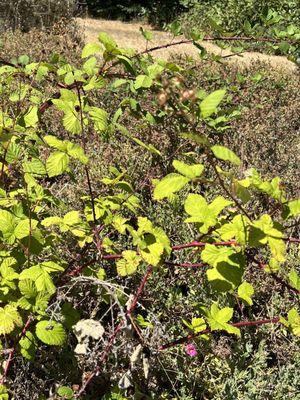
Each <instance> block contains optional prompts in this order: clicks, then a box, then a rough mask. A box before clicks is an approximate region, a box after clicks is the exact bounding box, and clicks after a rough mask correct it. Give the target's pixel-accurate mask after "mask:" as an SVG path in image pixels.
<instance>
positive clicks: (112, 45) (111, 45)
mask: <svg viewBox="0 0 300 400" xmlns="http://www.w3.org/2000/svg"><path fill="white" fill-rule="evenodd" d="M98 40H99V42H101V43H102V44H103V45H104V47H105V49H106V50H107V51H108V52H111V51H112V50H114V49H116V48H117V47H118V46H117V43H116V42H115V41H114V39H113V38H112V37H111V36H109V35H108V34H107V33H106V32H100V33H99V35H98Z"/></svg>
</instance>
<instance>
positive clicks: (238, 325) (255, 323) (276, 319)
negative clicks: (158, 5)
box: [159, 317, 279, 351]
mask: <svg viewBox="0 0 300 400" xmlns="http://www.w3.org/2000/svg"><path fill="white" fill-rule="evenodd" d="M278 322H279V317H274V318H272V319H259V320H256V321H241V322H235V323H233V324H229V325H231V326H234V327H236V328H242V327H247V326H259V325H265V324H277V323H278ZM211 332H212V330H211V329H210V328H207V329H204V330H203V331H201V332H197V333H191V334H190V335H187V336H184V337H182V338H180V339H177V340H174V341H173V342H169V343H166V344H163V345H162V346H160V347H159V350H160V351H162V350H166V349H168V348H170V347H174V346H177V345H179V344H182V343H188V342H189V341H190V340H192V339H195V338H197V337H198V336H200V335H204V334H206V333H211Z"/></svg>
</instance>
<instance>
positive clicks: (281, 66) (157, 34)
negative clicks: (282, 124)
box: [77, 18, 298, 73]
mask: <svg viewBox="0 0 300 400" xmlns="http://www.w3.org/2000/svg"><path fill="white" fill-rule="evenodd" d="M77 22H78V24H79V26H80V27H81V29H82V30H83V31H84V34H85V38H86V41H87V42H95V41H97V36H98V33H99V32H100V31H104V32H107V33H108V34H109V35H111V36H112V37H113V38H114V39H115V40H116V41H117V43H118V44H119V46H120V47H129V48H133V49H135V50H138V51H141V50H143V49H145V48H146V42H145V39H144V38H143V37H142V35H141V33H140V32H139V28H140V27H141V26H143V28H144V29H147V30H150V31H151V32H152V34H153V39H152V41H151V43H150V44H149V47H154V46H159V45H164V44H167V43H169V42H170V41H171V40H172V36H171V35H170V34H168V33H167V32H163V31H157V30H154V29H152V27H151V26H148V25H145V24H142V23H132V22H130V23H125V22H121V21H107V20H96V19H91V18H86V19H81V18H78V19H77ZM180 39H181V38H176V41H177V40H180ZM201 45H202V46H203V47H204V48H205V49H206V50H207V51H208V52H209V53H214V54H217V55H221V56H228V55H229V54H232V52H231V51H230V49H225V50H224V49H221V48H220V47H218V46H216V45H215V44H213V43H207V42H204V43H201ZM153 55H154V56H156V57H158V58H164V59H167V58H169V57H170V56H173V55H188V56H192V57H194V58H195V59H197V57H198V50H197V49H196V48H195V46H193V45H191V44H184V45H180V46H174V47H170V48H167V49H162V50H159V51H156V52H155V53H153ZM224 61H225V62H228V63H238V65H239V66H240V67H241V68H243V67H250V66H251V65H253V64H255V63H257V62H259V63H263V64H268V65H269V66H270V68H273V69H277V70H282V71H284V72H291V73H292V72H296V71H297V70H298V68H297V66H296V65H295V64H294V63H293V62H291V61H289V60H288V59H287V58H286V57H281V56H270V55H266V54H261V53H257V52H244V53H243V54H242V55H235V56H232V57H229V58H225V59H224Z"/></svg>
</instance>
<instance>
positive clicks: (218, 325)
mask: <svg viewBox="0 0 300 400" xmlns="http://www.w3.org/2000/svg"><path fill="white" fill-rule="evenodd" d="M232 315H233V309H232V308H230V307H225V308H222V309H219V308H218V306H217V304H215V303H214V304H212V306H211V308H210V313H209V315H208V318H207V319H208V323H209V326H210V328H211V330H212V331H216V330H224V331H226V332H228V333H233V334H235V335H237V336H240V335H241V333H240V330H239V329H238V328H236V327H234V326H231V325H230V324H228V323H227V322H228V321H229V320H230V319H231V318H232Z"/></svg>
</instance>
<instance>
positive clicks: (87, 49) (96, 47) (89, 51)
mask: <svg viewBox="0 0 300 400" xmlns="http://www.w3.org/2000/svg"><path fill="white" fill-rule="evenodd" d="M99 51H101V45H100V44H99V43H88V44H86V45H85V46H84V48H83V50H82V53H81V58H87V57H89V56H91V55H94V54H95V53H99Z"/></svg>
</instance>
